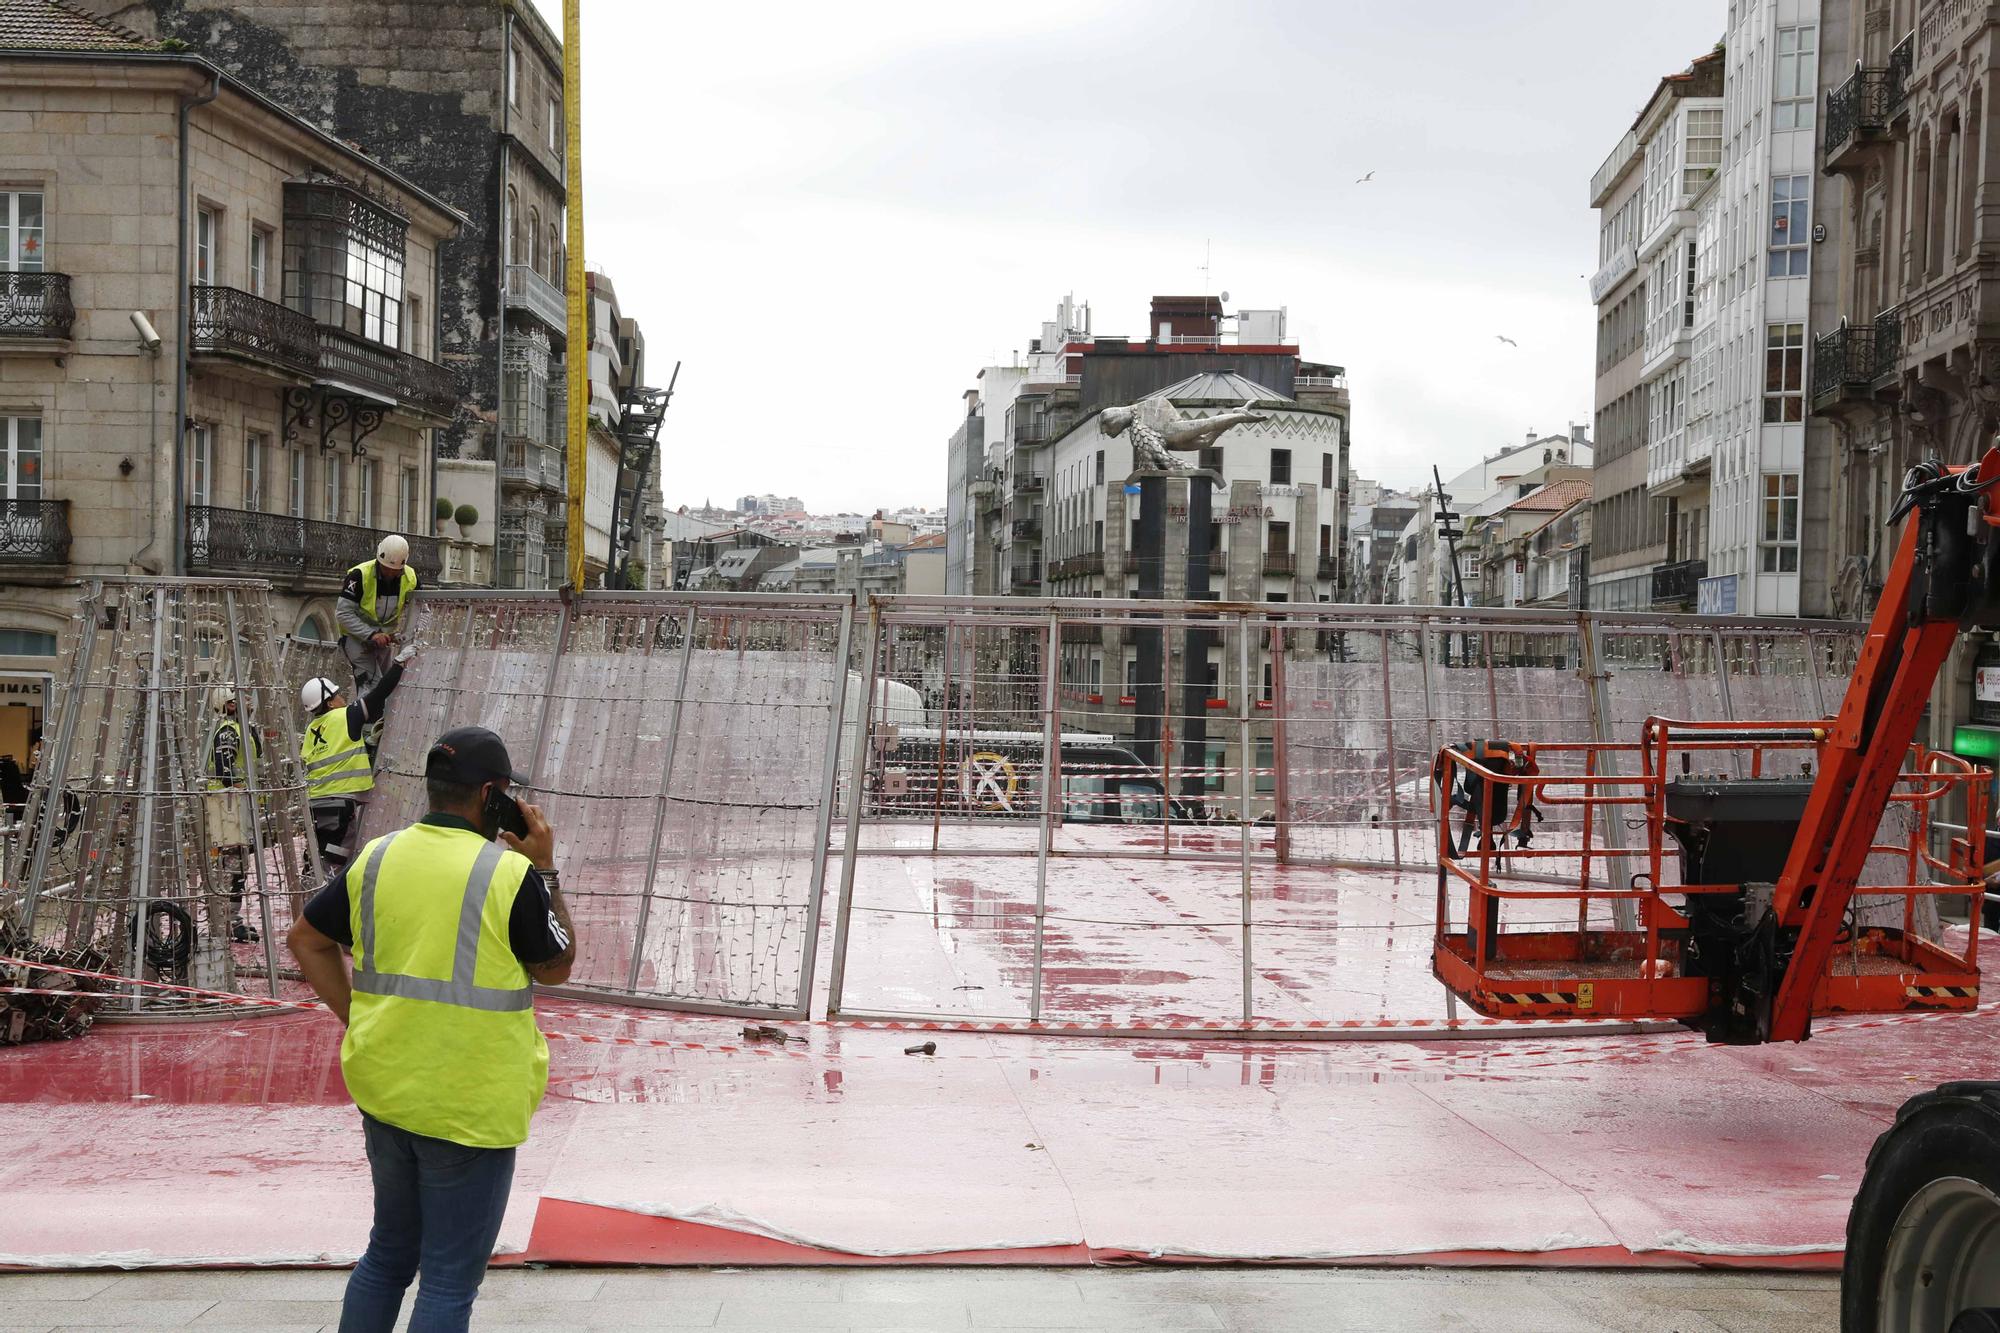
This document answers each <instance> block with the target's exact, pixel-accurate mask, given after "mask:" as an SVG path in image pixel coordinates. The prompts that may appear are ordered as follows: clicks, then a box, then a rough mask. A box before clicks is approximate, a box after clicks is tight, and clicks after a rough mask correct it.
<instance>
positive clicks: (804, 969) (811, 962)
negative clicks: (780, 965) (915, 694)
mask: <svg viewBox="0 0 2000 1333" xmlns="http://www.w3.org/2000/svg"><path fill="white" fill-rule="evenodd" d="M853 637H854V603H852V602H849V603H848V604H847V605H846V606H843V607H841V608H840V644H839V646H838V647H837V648H835V649H834V665H833V673H832V680H833V712H832V715H831V716H830V717H829V718H828V719H827V726H826V753H825V756H824V763H825V765H826V777H825V778H824V780H823V781H822V782H821V785H820V793H819V818H818V819H816V820H814V821H813V833H814V837H813V866H812V888H811V889H810V890H809V893H810V896H809V897H808V898H807V899H806V941H805V944H806V947H805V956H804V957H803V958H801V959H800V960H799V1006H798V1007H799V1009H800V1011H801V1013H802V1014H803V1016H805V1017H807V1018H810V1017H811V1016H812V994H813V970H814V968H815V967H817V966H818V963H819V917H820V897H821V896H822V895H823V894H824V893H825V892H826V843H827V839H828V838H829V837H831V836H832V835H833V804H834V801H835V800H836V799H838V797H837V792H838V787H837V786H836V784H837V782H838V780H839V777H840V725H841V720H842V718H843V717H844V716H845V715H846V712H847V654H848V651H849V649H850V647H851V645H852V642H853Z"/></svg>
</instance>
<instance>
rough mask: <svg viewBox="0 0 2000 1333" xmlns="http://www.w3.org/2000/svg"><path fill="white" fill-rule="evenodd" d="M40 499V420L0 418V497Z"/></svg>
mask: <svg viewBox="0 0 2000 1333" xmlns="http://www.w3.org/2000/svg"><path fill="white" fill-rule="evenodd" d="M41 498H42V419H41V418H40V417H0V500H8V501H15V502H20V503H27V502H30V501H34V500H39V499H41Z"/></svg>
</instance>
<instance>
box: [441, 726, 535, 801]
mask: <svg viewBox="0 0 2000 1333" xmlns="http://www.w3.org/2000/svg"><path fill="white" fill-rule="evenodd" d="M424 776H425V777H427V778H444V779H446V780H447V781H451V782H462V783H464V784H465V785H466V786H468V787H476V786H478V785H479V784H480V783H482V782H500V781H503V780H504V781H507V782H511V783H514V784H516V785H517V786H526V785H527V784H528V775H527V774H525V773H516V772H515V771H514V761H513V760H512V759H510V758H508V756H507V742H505V741H503V740H501V739H500V737H499V736H498V735H497V734H496V733H494V732H491V731H488V730H487V729H486V728H485V727H453V728H452V729H451V730H450V731H447V732H446V733H445V734H444V735H442V736H440V737H438V738H437V739H436V740H435V741H432V742H431V750H430V753H429V754H427V755H425V756H424Z"/></svg>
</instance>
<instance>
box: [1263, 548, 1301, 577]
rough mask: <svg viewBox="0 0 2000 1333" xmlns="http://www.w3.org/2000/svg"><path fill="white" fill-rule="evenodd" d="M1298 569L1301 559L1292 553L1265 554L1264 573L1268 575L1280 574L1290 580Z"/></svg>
mask: <svg viewBox="0 0 2000 1333" xmlns="http://www.w3.org/2000/svg"><path fill="white" fill-rule="evenodd" d="M1298 569H1299V558H1298V557H1297V556H1295V555H1293V554H1292V553H1291V552H1290V551H1266V552H1264V572H1265V573H1266V574H1279V575H1283V576H1285V577H1287V578H1289V577H1290V576H1291V575H1293V574H1296V573H1297V572H1298Z"/></svg>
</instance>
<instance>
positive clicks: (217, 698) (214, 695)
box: [208, 685, 236, 713]
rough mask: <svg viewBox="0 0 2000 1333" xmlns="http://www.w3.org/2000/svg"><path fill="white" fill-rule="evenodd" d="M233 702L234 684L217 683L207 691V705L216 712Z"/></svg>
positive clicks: (234, 694)
mask: <svg viewBox="0 0 2000 1333" xmlns="http://www.w3.org/2000/svg"><path fill="white" fill-rule="evenodd" d="M235 702H236V687H235V686H234V685H217V686H216V687H215V688H213V689H211V690H210V691H209V692H208V706H209V707H210V708H213V709H214V710H215V711H216V712H218V713H220V712H221V711H222V710H223V709H225V708H227V707H229V705H231V704H233V703H235Z"/></svg>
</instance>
